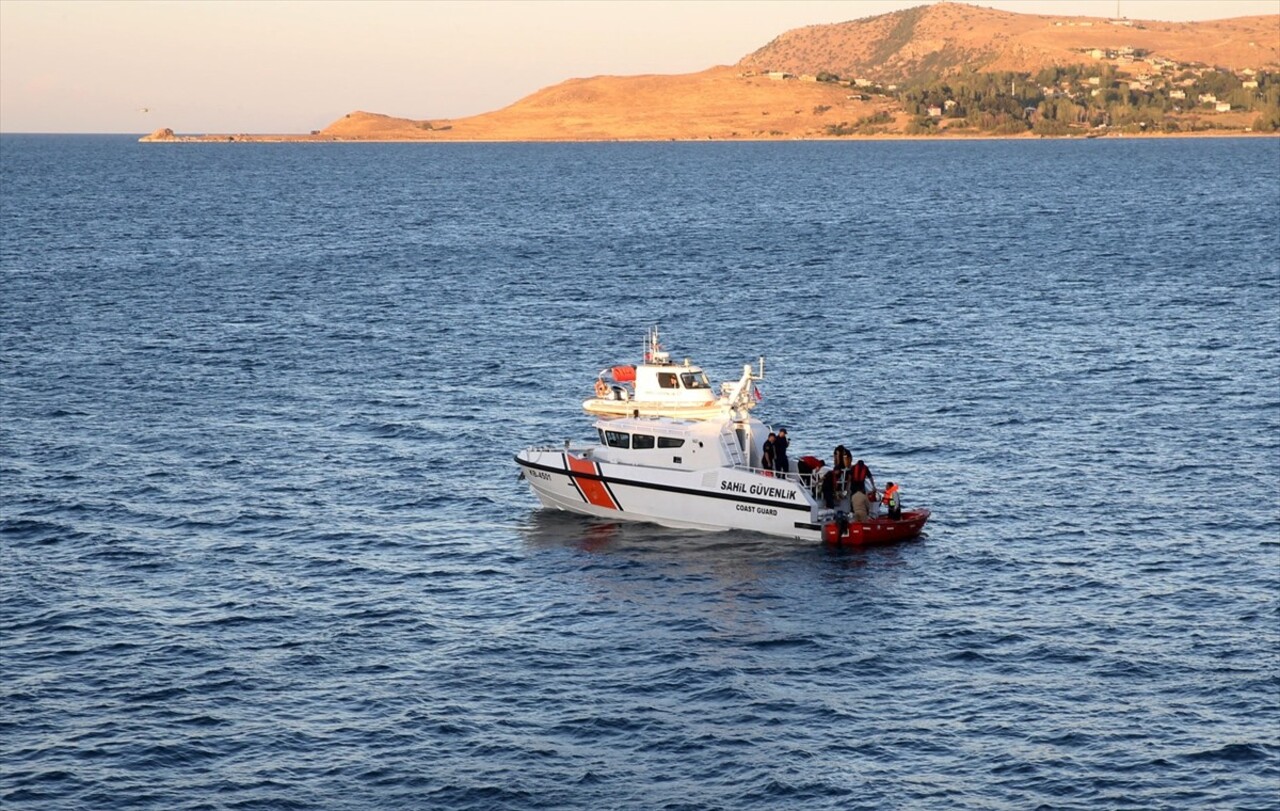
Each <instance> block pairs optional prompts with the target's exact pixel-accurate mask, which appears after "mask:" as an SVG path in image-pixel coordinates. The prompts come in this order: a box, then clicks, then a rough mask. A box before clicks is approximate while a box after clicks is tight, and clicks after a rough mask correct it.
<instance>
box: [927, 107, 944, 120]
mask: <svg viewBox="0 0 1280 811" xmlns="http://www.w3.org/2000/svg"><path fill="white" fill-rule="evenodd" d="M929 117H930V118H942V108H941V107H936V106H935V107H930V108H929Z"/></svg>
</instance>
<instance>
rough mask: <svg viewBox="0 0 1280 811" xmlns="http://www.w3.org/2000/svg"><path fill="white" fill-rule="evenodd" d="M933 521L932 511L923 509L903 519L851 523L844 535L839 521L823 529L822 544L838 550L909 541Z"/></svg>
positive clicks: (830, 523) (828, 524) (882, 518)
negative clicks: (843, 547)
mask: <svg viewBox="0 0 1280 811" xmlns="http://www.w3.org/2000/svg"><path fill="white" fill-rule="evenodd" d="M928 520H929V510H928V509H926V508H924V507H921V508H919V509H915V510H903V511H902V517H901V518H896V519H895V518H885V517H880V518H871V519H868V520H867V521H863V522H855V521H850V522H849V523H848V524H847V525H845V527H844V532H841V531H840V529H841V528H840V527H839V526H838V525H837V524H836V522H835V521H831V522H828V523H827V524H826V525H825V526H823V528H822V540H823V541H825V542H826V543H829V544H832V545H834V546H863V545H870V544H881V543H896V542H898V541H909V540H911V539H912V538H914V537H916V536H917V535H919V534H920V530H922V529H924V522H925V521H928Z"/></svg>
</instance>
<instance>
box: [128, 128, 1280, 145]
mask: <svg viewBox="0 0 1280 811" xmlns="http://www.w3.org/2000/svg"><path fill="white" fill-rule="evenodd" d="M1153 138H1171V139H1178V138H1280V130H1277V131H1275V132H1255V131H1251V130H1215V131H1202V132H1108V133H1097V134H1080V135H1074V134H1072V135H1038V134H1035V133H1030V132H1028V133H1018V134H1016V135H995V134H978V133H975V134H964V135H960V134H956V135H944V134H934V135H907V134H905V133H883V134H878V135H812V136H775V137H765V138H752V137H735V138H713V137H710V136H706V137H683V138H682V137H674V136H661V137H653V138H349V137H342V136H336V135H250V134H236V135H176V134H175V135H168V136H163V137H157V136H156V135H155V134H154V133H153V134H151V135H144V136H142V137H141V138H139V139H138V142H139V143H148V144H255V143H256V144H288V143H298V144H619V143H624V144H657V143H795V142H797V141H809V142H819V141H822V142H827V141H834V142H840V141H844V142H865V141H918V142H928V141H1099V140H1119V139H1140V140H1148V139H1153Z"/></svg>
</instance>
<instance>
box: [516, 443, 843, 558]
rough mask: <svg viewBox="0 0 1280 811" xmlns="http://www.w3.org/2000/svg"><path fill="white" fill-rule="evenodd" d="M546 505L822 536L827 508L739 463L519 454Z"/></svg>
mask: <svg viewBox="0 0 1280 811" xmlns="http://www.w3.org/2000/svg"><path fill="white" fill-rule="evenodd" d="M516 463H517V464H519V465H520V468H521V470H522V472H523V473H524V475H525V478H526V479H527V480H528V482H529V484H530V485H531V486H532V487H533V491H534V494H535V495H537V497H538V500H539V501H541V502H542V504H543V506H545V507H549V508H552V509H558V510H567V511H569V512H575V513H580V514H582V515H591V516H596V517H599V518H607V519H610V520H616V521H644V522H649V523H654V524H659V525H661V526H666V527H674V528H677V529H698V530H705V531H723V530H733V529H740V530H749V531H752V532H761V533H764V534H767V535H777V536H782V537H787V538H798V539H803V540H810V541H816V540H819V539H820V538H821V537H822V524H821V523H819V521H818V518H819V512H820V509H819V507H818V505H817V504H816V502H814V500H813V497H812V495H811V494H810V493H809V491H808V490H807V489H806V488H804V487H803V486H802V485H801V484H800V483H799V482H797V481H795V480H794V479H789V478H774V477H770V476H767V475H765V474H763V473H759V472H753V471H750V470H746V469H742V468H734V467H722V468H709V469H704V470H670V469H663V468H653V467H645V466H640V465H623V464H616V463H609V462H596V461H593V460H592V459H590V458H589V457H588V456H587V455H586V454H578V453H575V452H573V451H569V450H552V449H535V448H531V449H528V450H524V451H521V452H520V453H519V454H518V455H517V456H516Z"/></svg>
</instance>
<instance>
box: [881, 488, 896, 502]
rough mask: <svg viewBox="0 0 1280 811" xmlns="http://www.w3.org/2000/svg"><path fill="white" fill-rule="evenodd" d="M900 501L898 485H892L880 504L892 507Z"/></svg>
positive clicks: (887, 489)
mask: <svg viewBox="0 0 1280 811" xmlns="http://www.w3.org/2000/svg"><path fill="white" fill-rule="evenodd" d="M897 500H898V485H896V484H891V485H889V486H888V487H886V488H885V489H884V497H883V498H881V499H880V503H881V504H884V505H886V506H892V505H893V503H894V502H896V501H897Z"/></svg>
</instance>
